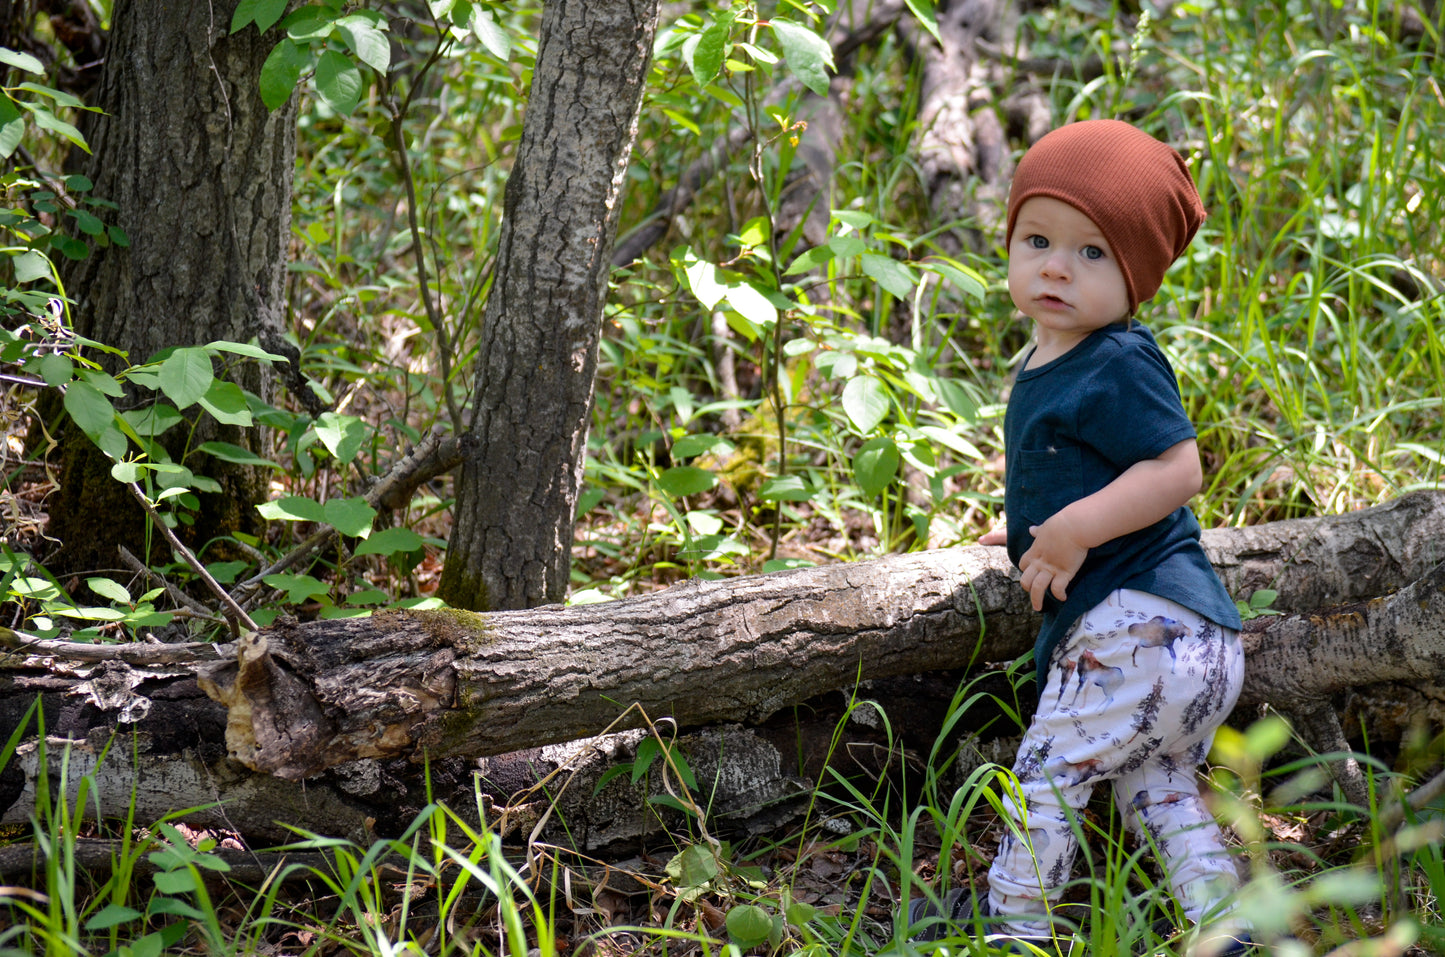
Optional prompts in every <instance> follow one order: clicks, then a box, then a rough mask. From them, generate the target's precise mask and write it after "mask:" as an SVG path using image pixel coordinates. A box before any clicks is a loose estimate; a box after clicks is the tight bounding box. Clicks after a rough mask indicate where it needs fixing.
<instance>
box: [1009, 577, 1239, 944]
mask: <svg viewBox="0 0 1445 957" xmlns="http://www.w3.org/2000/svg"><path fill="white" fill-rule="evenodd" d="M1243 684H1244V654H1243V652H1242V650H1241V648H1240V643H1239V635H1238V633H1236V632H1235V631H1234V630H1232V629H1229V628H1221V627H1219V626H1218V625H1216V624H1214V623H1213V622H1211V621H1209V620H1207V619H1205V618H1202V617H1200V616H1199V615H1197V614H1195V613H1194V612H1192V611H1190V610H1189V609H1187V608H1185V607H1183V606H1182V605H1178V604H1176V603H1174V602H1172V601H1168V600H1167V599H1163V598H1158V597H1156V596H1154V595H1150V594H1146V593H1145V592H1139V591H1133V590H1129V589H1120V590H1119V591H1116V592H1114V593H1113V594H1111V595H1110V596H1109V597H1108V598H1107V599H1105V600H1104V601H1102V602H1100V603H1099V604H1098V605H1096V606H1095V607H1094V608H1092V609H1091V610H1090V611H1089V612H1088V613H1087V614H1085V615H1083V616H1082V617H1080V619H1079V620H1078V622H1077V623H1076V624H1075V625H1074V628H1073V630H1072V631H1070V632H1069V634H1068V635H1067V636H1066V637H1065V638H1064V640H1063V641H1061V642H1059V646H1058V648H1056V649H1055V651H1054V655H1053V657H1052V658H1051V659H1050V661H1049V669H1048V684H1047V685H1046V687H1045V688H1044V693H1043V697H1042V700H1040V702H1039V708H1038V712H1037V713H1036V714H1035V715H1034V719H1033V723H1032V724H1030V725H1029V729H1028V731H1027V733H1025V735H1024V739H1023V744H1022V745H1021V746H1020V747H1019V754H1018V759H1017V760H1016V761H1015V763H1014V774H1015V775H1016V776H1017V777H1018V780H1019V786H1020V789H1021V791H1022V795H1023V798H1024V806H1025V809H1026V810H1025V811H1024V813H1023V814H1019V808H1018V807H1017V806H1016V805H1013V804H1011V803H1007V802H1006V805H1005V806H1006V807H1008V808H1009V810H1010V812H1011V813H1012V814H1013V815H1014V816H1015V820H1016V821H1018V826H1019V828H1020V830H1021V832H1022V833H1025V834H1027V835H1028V840H1027V841H1023V840H1019V839H1018V838H1016V837H1014V836H1013V834H1011V833H1008V834H1005V836H1004V839H1003V841H1002V842H1001V844H1000V846H999V852H998V856H997V857H996V858H995V859H994V862H993V866H992V868H991V869H990V870H989V874H988V882H989V897H988V902H989V912H990V913H992V914H998V915H1005V916H1007V917H1009V918H1011V919H1009V920H1008V928H1007V929H1008V932H1009V933H1013V934H1020V935H1033V934H1044V933H1047V931H1048V927H1049V921H1048V917H1047V915H1048V910H1049V906H1050V903H1051V902H1053V901H1055V900H1057V899H1058V897H1059V895H1060V894H1061V893H1062V892H1063V885H1064V884H1065V882H1066V881H1067V880H1068V879H1069V870H1070V867H1071V866H1072V864H1073V860H1074V854H1075V852H1076V851H1077V850H1078V845H1077V841H1076V839H1075V832H1074V826H1073V825H1072V823H1071V809H1073V810H1076V809H1078V808H1081V807H1083V806H1084V804H1085V803H1086V802H1087V801H1088V799H1089V795H1090V793H1091V792H1092V791H1093V790H1094V785H1095V784H1098V783H1100V782H1102V781H1108V782H1110V783H1111V784H1112V785H1113V788H1114V799H1115V801H1116V802H1117V803H1118V806H1119V810H1120V813H1121V814H1122V815H1123V818H1124V820H1125V822H1126V823H1127V824H1128V826H1129V827H1130V829H1131V830H1133V831H1134V832H1135V833H1136V834H1139V833H1141V829H1142V830H1143V831H1147V833H1148V838H1149V840H1150V841H1151V842H1152V844H1153V846H1154V847H1155V848H1157V850H1158V854H1159V857H1160V860H1159V863H1160V865H1162V867H1163V869H1164V871H1165V873H1166V874H1167V875H1168V879H1169V884H1170V887H1171V889H1172V890H1173V892H1174V895H1175V897H1176V899H1177V900H1178V901H1179V903H1180V905H1181V906H1182V907H1183V909H1184V913H1185V915H1186V916H1187V917H1189V919H1190V920H1193V921H1199V920H1200V919H1201V918H1203V917H1205V916H1206V914H1207V915H1208V916H1209V918H1210V919H1215V918H1218V917H1219V916H1221V909H1220V908H1219V907H1218V905H1219V903H1220V901H1222V900H1223V899H1224V898H1225V897H1227V896H1228V895H1229V893H1230V892H1232V891H1233V890H1234V889H1235V888H1236V887H1237V886H1238V881H1239V878H1238V873H1237V872H1236V870H1235V867H1234V862H1233V861H1232V860H1231V859H1230V857H1229V855H1228V853H1227V852H1226V851H1225V848H1224V843H1223V840H1222V837H1221V835H1220V832H1219V827H1218V825H1217V824H1215V822H1214V819H1213V817H1211V816H1210V814H1209V811H1208V809H1207V808H1206V807H1205V806H1204V804H1203V802H1202V801H1201V800H1200V797H1199V784H1198V780H1197V772H1198V768H1199V765H1200V764H1201V763H1202V762H1203V760H1204V756H1205V755H1206V754H1207V753H1208V752H1209V746H1210V743H1211V742H1212V741H1213V739H1214V732H1215V729H1217V728H1218V727H1219V726H1220V724H1222V723H1223V722H1224V719H1225V718H1226V717H1228V715H1229V712H1230V710H1231V709H1232V708H1233V707H1234V702H1235V700H1236V699H1237V698H1238V697H1239V691H1240V688H1241V686H1242V685H1243ZM1030 844H1031V845H1032V848H1031V847H1030Z"/></svg>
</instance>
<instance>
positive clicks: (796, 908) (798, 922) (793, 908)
mask: <svg viewBox="0 0 1445 957" xmlns="http://www.w3.org/2000/svg"><path fill="white" fill-rule="evenodd" d="M783 916H784V917H786V918H787V920H788V923H790V924H792V925H793V926H794V927H802V926H803V925H804V924H806V923H807V922H808V921H810V920H812V919H813V918H814V917H817V916H818V908H816V907H814V906H813V905H812V904H805V903H803V902H802V901H794V902H793V903H791V904H789V905H788V909H787V911H786V913H784V915H783Z"/></svg>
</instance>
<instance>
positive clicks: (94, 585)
mask: <svg viewBox="0 0 1445 957" xmlns="http://www.w3.org/2000/svg"><path fill="white" fill-rule="evenodd" d="M85 584H86V585H87V586H89V587H90V590H91V591H93V592H95V593H96V594H97V595H99V596H100V597H101V598H108V599H110V600H111V601H118V602H120V603H121V604H123V605H129V604H130V592H128V591H126V590H125V586H123V585H121V584H119V583H118V582H113V581H111V580H110V579H109V578H87V579H86V580H85Z"/></svg>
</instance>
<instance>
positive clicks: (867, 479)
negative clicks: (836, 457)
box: [853, 435, 899, 498]
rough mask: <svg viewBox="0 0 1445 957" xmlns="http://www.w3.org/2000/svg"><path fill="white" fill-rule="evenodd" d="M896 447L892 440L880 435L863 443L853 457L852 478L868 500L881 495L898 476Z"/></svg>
mask: <svg viewBox="0 0 1445 957" xmlns="http://www.w3.org/2000/svg"><path fill="white" fill-rule="evenodd" d="M898 462H899V455H898V446H897V444H896V443H894V441H893V439H892V438H890V437H889V436H886V435H880V436H878V437H877V438H875V439H870V440H869V441H867V442H864V443H863V447H862V448H860V449H859V450H858V454H857V455H855V456H853V477H854V478H855V479H857V481H858V487H859V488H860V489H862V490H863V494H864V495H866V496H868V497H869V498H873V497H874V496H877V495H881V494H883V491H884V489H886V488H888V486H889V484H890V483H892V481H893V477H894V476H895V475H897V474H898Z"/></svg>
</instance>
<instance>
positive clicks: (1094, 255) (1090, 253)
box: [1084, 246, 1104, 259]
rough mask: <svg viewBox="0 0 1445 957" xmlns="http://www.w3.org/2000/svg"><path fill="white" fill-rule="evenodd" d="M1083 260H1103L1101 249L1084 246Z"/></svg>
mask: <svg viewBox="0 0 1445 957" xmlns="http://www.w3.org/2000/svg"><path fill="white" fill-rule="evenodd" d="M1084 258H1085V259H1103V258H1104V251H1103V250H1102V249H1100V248H1099V247H1098V246H1085V247H1084Z"/></svg>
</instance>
